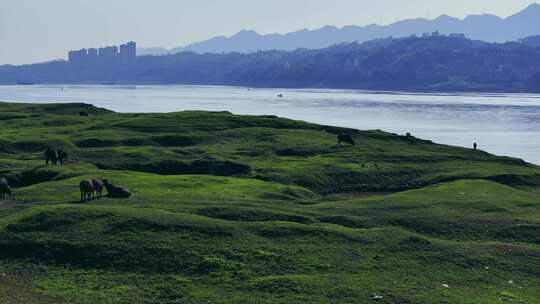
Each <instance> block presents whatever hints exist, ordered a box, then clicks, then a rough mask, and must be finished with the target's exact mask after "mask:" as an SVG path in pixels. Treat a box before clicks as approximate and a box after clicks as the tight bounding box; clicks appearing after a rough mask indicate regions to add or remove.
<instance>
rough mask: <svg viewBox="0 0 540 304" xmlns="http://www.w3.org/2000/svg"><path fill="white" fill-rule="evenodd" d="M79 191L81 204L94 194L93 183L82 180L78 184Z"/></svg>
mask: <svg viewBox="0 0 540 304" xmlns="http://www.w3.org/2000/svg"><path fill="white" fill-rule="evenodd" d="M79 188H80V190H81V202H84V201H89V200H91V199H92V195H93V194H94V183H93V182H92V181H91V180H83V181H81V183H80V184H79Z"/></svg>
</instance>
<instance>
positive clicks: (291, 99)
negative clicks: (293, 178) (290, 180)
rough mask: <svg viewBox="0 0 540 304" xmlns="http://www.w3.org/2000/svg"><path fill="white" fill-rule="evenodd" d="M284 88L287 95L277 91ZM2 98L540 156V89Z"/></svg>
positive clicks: (190, 89) (172, 89)
mask: <svg viewBox="0 0 540 304" xmlns="http://www.w3.org/2000/svg"><path fill="white" fill-rule="evenodd" d="M280 94H282V95H283V97H278V95H280ZM0 101H5V102H31V103H52V102H55V103H68V102H85V103H91V104H93V105H96V106H99V107H104V108H107V109H111V110H114V111H118V112H141V113H145V112H174V111H183V110H207V111H230V112H232V113H235V114H250V115H278V116H281V117H287V118H292V119H299V120H305V121H309V122H314V123H320V124H327V125H335V126H342V127H351V128H357V129H362V130H368V129H381V130H384V131H388V132H393V133H398V134H405V133H407V132H410V133H412V134H413V135H414V136H417V137H420V138H424V139H430V140H432V141H434V142H437V143H441V144H448V145H455V146H463V147H472V145H473V143H474V142H477V143H478V145H479V148H480V149H482V150H485V151H487V152H490V153H494V154H498V155H507V156H513V157H518V158H522V159H524V160H526V161H528V162H531V163H535V164H540V95H535V94H488V93H486V94H479V93H471V94H466V93H464V94H412V93H404V92H371V91H355V90H314V89H300V90H299V89H294V90H289V89H249V88H241V87H210V86H85V85H64V86H61V85H36V86H0Z"/></svg>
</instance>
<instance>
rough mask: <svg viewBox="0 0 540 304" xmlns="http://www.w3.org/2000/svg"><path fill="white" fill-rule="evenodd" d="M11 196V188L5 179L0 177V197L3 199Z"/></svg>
mask: <svg viewBox="0 0 540 304" xmlns="http://www.w3.org/2000/svg"><path fill="white" fill-rule="evenodd" d="M9 196H11V188H10V187H9V183H8V181H7V179H5V178H3V177H0V199H5V198H6V197H9Z"/></svg>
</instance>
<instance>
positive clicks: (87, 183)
mask: <svg viewBox="0 0 540 304" xmlns="http://www.w3.org/2000/svg"><path fill="white" fill-rule="evenodd" d="M337 139H338V144H339V145H340V146H341V145H342V144H343V143H347V144H350V145H353V146H354V145H355V141H354V139H353V137H352V135H351V134H340V135H338V137H337ZM44 154H45V165H46V166H48V165H49V164H52V165H63V164H65V163H66V161H67V159H68V154H67V153H66V152H65V151H63V150H56V149H51V148H47V150H46V151H45V153H44ZM79 189H80V191H81V202H86V201H90V200H92V199H100V198H101V197H102V196H103V190H106V191H107V196H108V197H111V198H128V197H130V196H131V192H130V191H129V190H128V189H126V188H124V187H119V186H115V185H113V184H112V183H110V182H109V181H108V180H106V179H99V178H95V179H88V180H82V181H81V182H80V183H79ZM9 196H11V188H10V186H9V183H8V181H7V179H5V178H3V177H1V178H0V199H6V198H7V197H9Z"/></svg>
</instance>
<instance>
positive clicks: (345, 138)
mask: <svg viewBox="0 0 540 304" xmlns="http://www.w3.org/2000/svg"><path fill="white" fill-rule="evenodd" d="M343 143H347V144H350V145H352V146H354V145H355V144H356V143H355V142H354V139H353V137H352V135H351V134H340V135H338V144H339V145H340V146H341V145H342V144H343Z"/></svg>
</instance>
